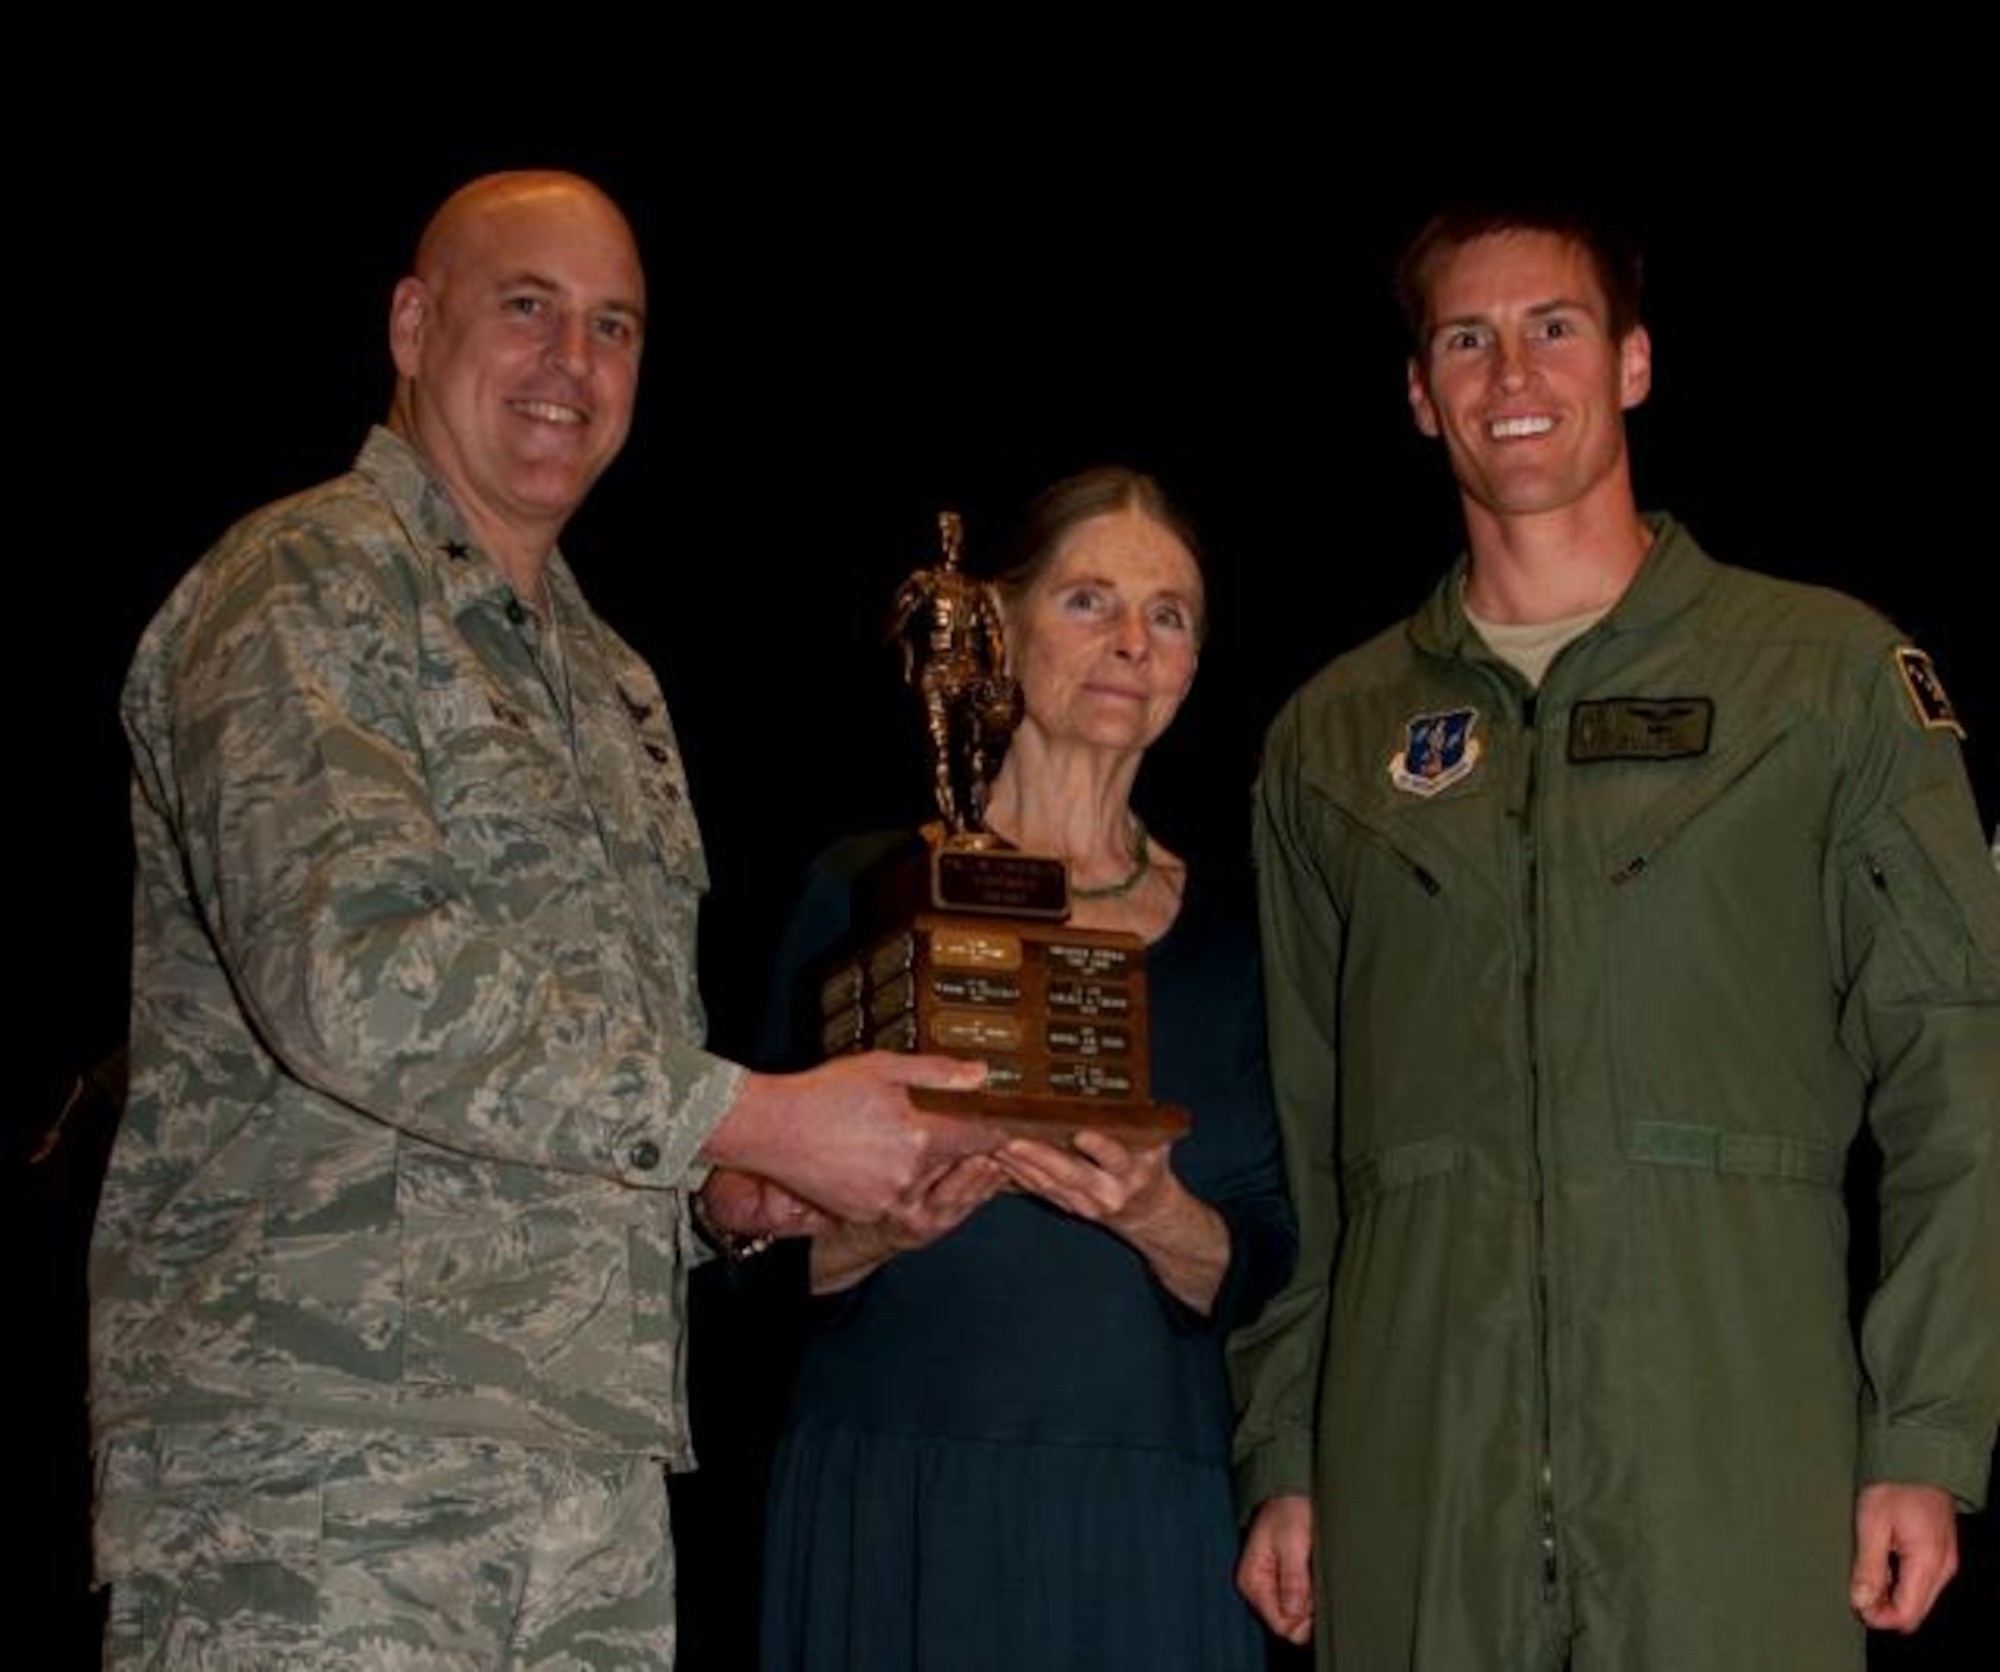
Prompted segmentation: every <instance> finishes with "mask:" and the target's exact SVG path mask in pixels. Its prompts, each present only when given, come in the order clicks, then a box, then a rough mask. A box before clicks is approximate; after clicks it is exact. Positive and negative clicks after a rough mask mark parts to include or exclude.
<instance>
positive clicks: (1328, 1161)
mask: <svg viewBox="0 0 2000 1672" xmlns="http://www.w3.org/2000/svg"><path fill="white" fill-rule="evenodd" d="M1311 801H1312V795H1311V792H1310V791H1309V790H1308V789H1307V788H1306V787H1305V786H1304V784H1303V783H1302V781H1301V778H1300V775H1299V772H1298V759H1297V738H1296V714H1295V713H1294V714H1293V715H1290V716H1286V717H1281V718H1280V720H1279V721H1278V723H1277V724H1276V725H1275V726H1274V727H1273V729H1272V732H1271V736H1270V739H1269V741H1268V746H1267V749H1266V753H1265V761H1264V766H1263V770H1262V771H1261V773H1260V774H1259V778H1258V783H1257V789H1256V798H1255V814H1254V827H1253V828H1254V853H1255V859H1256V866H1257V884H1258V896H1259V904H1258V910H1259V919H1260V922H1261V926H1262V937H1263V963H1264V991H1265V1001H1266V1007H1267V1012H1268V1014H1267V1026H1268V1029H1269V1035H1270V1052H1271V1083H1272V1089H1273V1093H1274V1095H1275V1097H1276V1100H1277V1106H1278V1123H1279V1130H1280V1132H1281V1134H1282V1137H1283V1141H1284V1151H1285V1168H1286V1173H1287V1176H1288V1178H1289V1180H1290V1185H1291V1196H1292V1203H1293V1208H1294V1211H1295V1213H1296V1215H1297V1222H1298V1258H1297V1263H1296V1266H1295V1268H1294V1270H1293V1274H1292V1277H1291V1280H1290V1282H1289V1283H1288V1284H1287V1285H1286V1286H1285V1287H1284V1288H1283V1289H1282V1290H1280V1291H1279V1293H1278V1294H1277V1296H1276V1297H1275V1298H1274V1299H1273V1300H1272V1301H1271V1303H1270V1304H1269V1305H1268V1306H1267V1307H1265V1309H1264V1311H1263V1313H1262V1314H1261V1315H1260V1316H1259V1317H1258V1318H1257V1319H1256V1321H1255V1322H1254V1323H1252V1324H1250V1325H1249V1326H1248V1327H1246V1328H1245V1329H1243V1330H1242V1331H1240V1332H1239V1333H1238V1334H1237V1336H1236V1337H1235V1338H1234V1340H1233V1341H1232V1342H1231V1345H1230V1374H1231V1378H1232V1381H1233V1383H1234V1387H1235V1392H1236V1400H1237V1406H1238V1410H1239V1413H1240V1415H1239V1421H1238V1425H1237V1431H1236V1440H1235V1458H1236V1474H1237V1493H1238V1498H1239V1500H1240V1502H1241V1503H1242V1504H1243V1506H1244V1508H1245V1510H1246V1511H1248V1510H1249V1509H1251V1508H1253V1507H1254V1506H1256V1505H1257V1504H1259V1503H1261V1502H1263V1501H1264V1500H1265V1499H1267V1498H1270V1497H1273V1496H1276V1495H1278V1494H1281V1493H1308V1494H1309V1493H1310V1492H1311V1490H1312V1460H1313V1423H1314V1413H1315V1408H1316V1405H1317V1395H1318V1389H1319V1384H1320V1379H1321V1377H1320V1368H1321V1364H1322V1362H1323V1361H1324V1358H1325V1355H1326V1332H1327V1319H1328V1311H1329V1307H1330V1300H1331V1296H1330V1290H1331V1285H1332V1281H1333V1254H1334V1248H1335V1246H1336V1244H1337V1242H1338V1240H1339V1235H1340V1201H1339V1193H1338V1189H1337V1180H1336V1173H1335V1165H1334V1155H1335V1088H1336V1073H1335V1069H1336V1062H1335V1031H1334V1011H1335V999H1336V996H1337V993H1338V983H1339V970H1340V957H1341V924H1340V919H1339V914H1338V912H1337V910H1336V908H1335V902H1334V900H1333V897H1332V895H1331V893H1330V891H1329V890H1328V888H1327V885H1326V882H1325V879H1324V877H1323V876H1322V874H1321V871H1320V868H1319V865H1318V862H1317V859H1316V857H1315V847H1314V840H1313V831H1312V821H1311V810H1310V809H1311Z"/></svg>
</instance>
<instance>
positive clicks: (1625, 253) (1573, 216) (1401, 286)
mask: <svg viewBox="0 0 2000 1672" xmlns="http://www.w3.org/2000/svg"><path fill="white" fill-rule="evenodd" d="M1508 232H1548V233H1553V234H1554V235H1555V236H1556V237H1558V238H1563V239H1567V240H1568V241H1569V242H1571V243H1573V244H1576V245H1577V246H1579V247H1580V248H1581V249H1582V250H1583V252H1584V254H1585V255H1587V256H1588V257H1589V258H1590V264H1591V266H1592V267H1593V268H1595V269H1596V272H1597V282H1598V285H1599V286H1600V288H1602V290H1603V291H1604V301H1605V306H1606V307H1607V308H1608V309H1609V310H1610V318H1609V321H1608V323H1609V325H1610V327H1611V335H1612V338H1613V340H1614V341H1620V342H1622V341H1623V340H1624V339H1625V337H1626V336H1628V335H1629V334H1630V333H1631V331H1632V329H1633V327H1634V326H1636V325H1637V324H1638V323H1639V296H1640V289H1641V285H1642V281H1643V279H1644V276H1645V258H1644V255H1643V253H1642V252H1641V250H1640V247H1639V241H1638V239H1637V237H1636V236H1635V235H1634V234H1633V232H1632V229H1631V228H1630V227H1629V226H1627V225H1625V224H1624V223H1622V222H1621V221H1619V220H1617V219H1615V218H1613V217H1612V216H1610V215H1608V214H1606V213H1604V212H1603V211H1602V210H1599V209H1597V208H1595V207H1593V206H1591V205H1587V204H1585V203H1583V202H1581V201H1579V200H1576V199H1565V198H1546V199H1532V198H1512V199H1498V198H1496V199H1487V200H1467V201H1464V202H1459V203H1453V204H1450V205H1447V206H1446V207H1445V208H1443V209H1440V210H1439V211H1438V212H1437V213H1436V214H1434V215H1432V216H1431V217H1430V219H1429V220H1427V221H1425V222H1424V224H1423V225H1422V226H1421V227H1420V228H1418V230H1417V234H1416V236H1415V237H1414V238H1412V239H1411V240H1410V242H1409V244H1408V246H1407V247H1406V248H1405V249H1404V251H1403V254H1402V259H1401V260H1399V261H1398V262H1397V263H1396V301H1397V303H1398V305H1399V306H1400V307H1401V308H1402V310H1403V323H1404V324H1405V325H1406V326H1407V327H1408V328H1409V333H1410V342H1411V345H1412V346H1413V347H1414V348H1415V349H1416V351H1417V352H1418V353H1422V352H1423V348H1424V344H1425V341H1426V339H1427V338H1428V337H1429V335H1430V323H1431V322H1430V287H1431V279H1432V276H1433V275H1434V274H1435V272H1436V270H1437V265H1438V263H1439V262H1440V261H1442V260H1443V259H1444V258H1445V257H1446V256H1447V255H1449V254H1450V253H1451V252H1452V251H1453V250H1456V249H1459V248H1460V247H1461V246H1463V245H1466V244H1470V243H1472V242H1473V241H1474V240H1475V239H1479V238H1490V237H1493V236H1495V235H1496V234H1500V233H1508Z"/></svg>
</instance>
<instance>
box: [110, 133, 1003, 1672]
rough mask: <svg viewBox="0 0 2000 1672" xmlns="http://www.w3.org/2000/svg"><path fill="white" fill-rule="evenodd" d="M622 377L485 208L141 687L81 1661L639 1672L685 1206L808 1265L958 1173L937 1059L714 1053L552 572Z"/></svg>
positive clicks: (401, 314) (489, 182)
mask: <svg viewBox="0 0 2000 1672" xmlns="http://www.w3.org/2000/svg"><path fill="white" fill-rule="evenodd" d="M644 330H645V290H644V279H643V275H642V274H641V271H640V266H639V259H638V255H637V251H636V248H635V245H634V242H633V239H632V236H631V232H630V230H629V228H628V227H627V225H626V223H625V220H624V218H623V216H622V215H621V214H620V213H619V212H618V210H617V208H616V207H615V206H614V205H613V204H612V203H611V202H610V201H609V199H607V198H606V197H605V196H604V195H603V194H602V193H601V192H600V191H598V190H597V189H596V188H595V187H594V186H592V185H590V184H589V183H588V182H585V181H582V180H579V179H577V178H575V177H574V176H569V175H561V174H548V173H529V174H510V175H500V176H490V177H487V178H485V179H482V180H479V181H475V182H474V183H473V184H471V185H470V186H468V187H466V188H465V189H463V190H462V191H460V192H459V193H458V194H456V195H455V196H454V197H453V198H452V199H450V200H449V201H448V202H447V203H446V204H445V206H444V207H443V208H442V209H441V210H440V211H439V213H438V215H437V216H436V217H435V218H434V219H433V221H432V223H431V225H430V227H429V228H428V229H427V231H426V233H425V236H424V239H423V242H422V244H421V246H420V248H419V251H418V255H417V261H416V263H415V270H414V272H413V274H412V275H411V276H410V277H409V278H406V279H405V280H403V281H402V282H401V283H400V284H399V285H398V286H397V288H396V291H395V295H394V299H393V302H392V305H391V313H390V339H391V346H392V350H393V353H394V359H395V364H396V370H397V385H396V395H395V402H394V406H393V409H392V412H391V414H390V419H389V423H388V425H387V427H386V428H382V429H377V430H376V431H375V432H373V433H372V434H371V435H370V436H369V438H368V440H367V443H366V445H365V446H364V448H363V449H362V452H361V455H360V457H359V459H358V460H357V461H356V464H355V467H354V469H353V471H352V472H351V473H350V474H348V475H346V476H343V477H341V478H339V479H338V480H336V481H333V482H330V483H327V484H324V485H322V486H321V487H318V488H315V489H313V490H311V491H309V492H307V493H305V494H302V495H300V496H298V497H297V498H294V499H291V500H287V501H284V502H281V503H279V504H277V505H273V506H268V507H266V508H265V509H263V510H262V511H259V512H257V513H255V514H254V515H252V516H251V517H249V518H248V519H247V520H245V521H244V522H243V523H241V524H239V525H238V526H237V527H236V528H234V529H232V530H231V531H230V532H229V533H228V534H227V535H226V536H225V537H224V538H223V540H222V541H221V542H220V543H219V544H218V545H217V546H216V547H215V549H214V550H212V551H211V552H210V553H209V554H208V555H207V556H206V557H205V558H204V559H203V560H202V561H201V562H200V563H199V564H198V565H197V566H196V567H195V569H194V570H193V571H192V572H191V573H190V574H189V575H188V576H187V578H186V579H185V580H184V581H183V582H182V584H181V585H180V587H179V588H178V589H177V590H176V591H175V592H174V594H173V596H172V598H171V599H170V600H169V601H168V603H167V604H166V606H165V608H164V609H163V610H162V611H161V612H160V614H159V616H158V617H157V618H156V619H155V620H154V622H153V623H152V625H151V627H150V628H149V629H148V631H147V633H146V635H145V637H144V640H143V642H142V644H141V646H140V648H139V651H138V654H137V656H136V658H135V660H134V662H133V665H132V669H131V673H130V676H129V680H128V683H127V686H126V692H125V704H124V716H125V722H126V727H127V730H128V734H129V737H130V741H131V745H132V750H133V759H134V763H135V767H136V773H135V787H134V803H133V816H134V835H135V844H136V851H137V865H138V878H137V900H136V909H135V934H134V969H133V1003H132V1034H131V1054H132V1080H131V1091H130V1098H129V1102H128V1106H127V1110H126V1114H125V1117H124V1122H123V1125H122V1128H121V1130H120V1133H119V1137H118V1142H117V1146H116V1150H115V1152H114V1154H113V1157H112V1162H111V1167H110V1172H109V1177H108V1179H107V1182H106V1185H105V1189H104V1194H103V1200H102V1204H101V1207H100V1211H99V1218H98V1224H97V1230H96V1236H95V1241H94V1244H93V1249H92V1264H91V1281H92V1295H93V1316H92V1339H91V1349H92V1385H91V1401H92V1417H93V1424H94V1431H95V1444H96V1454H97V1472H98V1497H97V1517H96V1546H97V1564H98V1577H99V1580H100V1582H102V1583H106V1584H109V1585H110V1586H111V1592H112V1594H111V1606H110V1614H109V1624H108V1628H107V1633H106V1658H105V1664H106V1665H107V1666H110V1667H124V1666H136V1665H142V1664H143V1665H146V1666H149V1667H156V1666H162V1665H164V1666H179V1665H191V1664H200V1665H204V1666H206V1665H231V1666H234V1665H254V1666H260V1667H261V1666H278V1665H283V1666H299V1665H305V1666H357V1665H364V1664H365V1665H399V1666H400V1665H419V1664H421V1665H424V1666H464V1667H482V1668H486V1667H495V1666H502V1665H505V1666H557V1665H561V1666H573V1665H588V1666H594V1667H602V1666H666V1665H669V1664H670V1663H671V1661H672V1658H673V1607H672V1556H671V1549H670V1545H669V1541H668V1537H667V1514H666V1504H665V1494H664V1487H663V1481H662V1479H661V1468H660V1465H661V1463H662V1461H664V1462H665V1463H666V1464H668V1465H669V1466H677V1467H678V1466H686V1465H688V1464H689V1463H691V1461H692V1458H691V1456H690V1453H689V1447H688V1440H687V1430H686V1421H685V1413H684V1408H683V1401H682V1384H683V1367H682V1345H681V1321H682V1317H683V1305H682V1301H683V1292H684V1283H685V1272H686V1268H687V1266H688V1264H689V1263H690V1262H691V1261H692V1260H694V1259H696V1258H698V1257H699V1256H700V1252H701V1245H700V1243H699V1242H698V1240H697V1238H696V1235H695V1234H694V1231H693V1229H692V1228H691V1218H690V1211H689V1209H690V1193H691V1192H692V1191H694V1190H696V1189H697V1188H699V1187H700V1186H702V1184H703V1181H704V1180H705V1179H708V1178H710V1177H711V1169H712V1168H713V1169H729V1170H730V1171H729V1172H727V1173H726V1174H725V1173H724V1172H722V1171H720V1170H718V1171H716V1172H714V1173H713V1175H712V1176H713V1178H715V1179H716V1180H720V1179H722V1178H724V1177H728V1178H730V1179H731V1180H732V1181H733V1186H734V1188H732V1189H731V1190H729V1191H728V1192H726V1193H723V1192H720V1191H718V1193H717V1196H716V1200H715V1211H716V1213H717V1215H718V1216H720V1217H722V1218H724V1219H725V1220H726V1221H727V1223H726V1226H725V1232H730V1231H733V1232H737V1233H743V1234H749V1233H764V1232H769V1231H773V1230H809V1229H811V1228H813V1227H814V1226H815V1225H816V1224H818V1223H820V1222H821V1221H822V1216H823V1215H824V1214H826V1213H834V1214H839V1215H841V1216H842V1217H859V1218H863V1219H870V1218H876V1217H879V1216H881V1215H882V1214H883V1213H884V1212H885V1211H887V1210H888V1209H889V1208H890V1207H891V1205H892V1204H893V1203H894V1202H895V1200H896V1199H897V1198H898V1197H899V1196H900V1195H901V1194H902V1193H904V1192H906V1191H908V1190H910V1189H912V1188H914V1187H916V1186H917V1185H918V1184H919V1182H920V1181H922V1180H923V1179H925V1178H926V1177H927V1176H929V1175H930V1174H931V1173H932V1172H934V1171H935V1170H937V1169H938V1168H939V1167H941V1166H942V1165H944V1164H946V1163H947V1162H948V1161H949V1160H950V1159H951V1158H953V1157H954V1156H956V1155H957V1154H960V1153H963V1152H964V1151H965V1150H966V1149H968V1148H971V1147H975V1146H978V1145H982V1144H984V1143H987V1142H989V1141H990V1140H988V1139H986V1138H984V1137H982V1136H981V1135H979V1134H978V1133H977V1132H976V1131H973V1130H970V1129H967V1128H963V1127H960V1126H957V1125H955V1124H954V1123H951V1122H949V1121H943V1120H939V1119H936V1118H933V1117H928V1116H924V1115H921V1114H919V1113H917V1112H916V1111H915V1110H914V1109H913V1108H912V1107H911V1104H910V1101H909V1096H908V1090H909V1087H910V1086H912V1085H916V1084H925V1085H948V1086H964V1085H965V1084H967V1083H968V1081H969V1080H976V1078H977V1073H978V1071H977V1070H976V1069H968V1068H967V1066H966V1065H963V1064H957V1063H950V1062H945V1061H942V1060H938V1059H930V1058H913V1057H888V1056H880V1055H871V1056H868V1057H862V1058H851V1059H845V1060H843V1061H842V1062H840V1063H837V1064H833V1065H829V1066H828V1067H826V1068H823V1069H819V1070H815V1071H814V1072H813V1073H811V1074H807V1075H798V1076H785V1077H775V1076H763V1075H753V1074H749V1073H747V1072H746V1071H745V1070H743V1069H742V1068H740V1067H738V1066H736V1065H735V1064H732V1063H729V1062H726V1061H723V1060H721V1059H719V1058H717V1057H714V1056H712V1055H710V1054H708V1053H707V1052H705V1051H704V1050H703V1049H702V1048H701V1039H702V1032H703V1018H702V1011H701V1004H700V1000H699V997H698V995H697V993H696V990H695V980H694V967H695V919H696V911H697V907H698V903H699V900H700V897H701V894H702V892H703V889H704V887H705V884H706V873H705V870H704V866H703V860H702V853H701V844H700V838H699V835H698V832H697V830H696V826H695V821H694V818H693V815H692V812H691V810H690V807H689V804H688V795H687V785H686V780H685V778H684V775H683V772H682V768H681V759H680V754H679V751H678V748H677V746H676V743H675V738H674V733H673V730H672V728H671V726H670V725H669V722H668V718H667V713H666V708H665V705H664V703H663V702H662V700H661V696H660V690H659V687H658V685H657V683H656V682H655V680H654V678H653V676H652V674H651V672H650V670H649V669H648V668H647V667H646V666H645V664H644V663H643V662H642V661H641V660H640V659H639V657H638V656H637V655H635V654H634V653H633V652H632V651H631V650H630V649H629V648H628V647H627V646H626V645H625V644H624V643H623V642H622V641H621V640H620V639H619V638H618V637H617V636H616V635H615V634H614V633H613V632H612V631H611V630H610V629H609V628H608V627H607V626H605V624H604V623H603V622H601V621H600V620H598V619H597V617H596V616H595V615H594V614H593V613H592V612H591V609H590V606H589V605H588V603H587V602H586V601H585V599H584V597H583V594H582V593H581V592H580V591H579V590H578V587H577V583H576V580H575V578H574V576H573V575H572V574H571V572H570V570H569V568H568V567H567V565H566V564H565V563H564V561H563V559H562V557H561V555H560V554H559V553H558V551H557V550H556V544H555V542H556V538H557V535H558V533H559V532H560V530H561V528H562V527H563V525H564V523H565V522H566V521H567V519H568V517H569V515H570V513H571V512H573V511H574V510H575V509H576V507H577V505H579V504H580V503H581V502H582V500H583V498H584V496H585V495H586V494H587V493H588V491H589V489H590V486H591V484H592V483H593V482H594V481H595V480H596V478H597V475H598V473H599V472H600V471H602V469H603V468H604V467H605V466H606V465H607V464H609V462H610V461H611V459H612V458H613V457H614V456H615V455H616V454H617V452H618V450H619V448H620V446H621V445H622V443H623V441H624V439H625V435H626V431H627V428H628V425H629V421H630V415H631V408H632V401H633V396H634V392H635V388H636V381H637V373H638V365H639V358H640V350H641V347H642V344H643V341H644Z"/></svg>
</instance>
